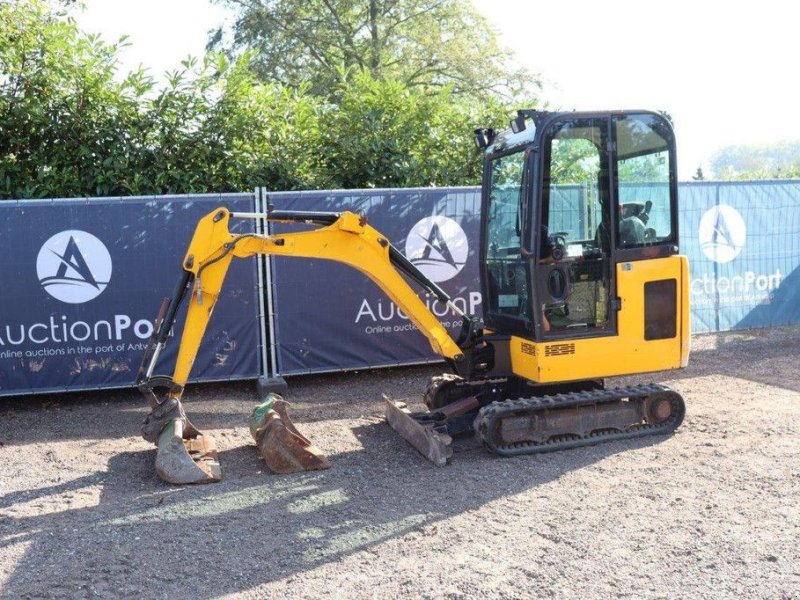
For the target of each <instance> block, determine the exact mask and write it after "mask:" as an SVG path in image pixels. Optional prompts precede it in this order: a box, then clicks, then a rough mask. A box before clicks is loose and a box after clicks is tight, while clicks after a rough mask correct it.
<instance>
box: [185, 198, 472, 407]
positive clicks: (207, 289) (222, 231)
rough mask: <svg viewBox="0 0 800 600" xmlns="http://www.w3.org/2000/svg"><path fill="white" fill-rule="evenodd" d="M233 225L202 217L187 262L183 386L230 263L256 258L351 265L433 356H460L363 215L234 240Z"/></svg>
mask: <svg viewBox="0 0 800 600" xmlns="http://www.w3.org/2000/svg"><path fill="white" fill-rule="evenodd" d="M229 221H230V213H229V211H228V210H227V209H224V208H220V209H217V210H215V211H213V212H211V213H209V214H208V215H206V216H205V217H203V218H202V219H201V220H200V221H199V222H198V224H197V228H196V229H195V233H194V236H193V237H192V241H191V243H190V244H189V249H188V251H187V252H186V256H185V258H184V268H185V269H186V270H187V271H191V272H192V273H194V274H195V277H196V280H195V285H194V290H193V293H192V297H191V298H190V299H189V310H188V313H187V317H186V325H185V326H184V331H183V337H182V338H181V345H180V348H179V350H178V357H177V360H176V363H175V371H174V373H173V381H175V382H176V383H178V384H179V385H184V384H185V383H186V381H187V380H188V378H189V373H190V372H191V369H192V364H193V363H194V359H195V357H196V356H197V350H198V348H199V347H200V342H201V341H202V338H203V334H204V333H205V330H206V326H207V325H208V321H209V319H210V318H211V312H212V310H213V308H214V305H215V304H216V302H217V298H218V297H219V293H220V290H221V289H222V284H223V282H224V281H225V275H226V273H227V271H228V267H229V266H230V262H231V260H232V259H233V257H238V258H245V257H249V256H253V255H255V254H273V255H276V256H295V257H299V258H317V259H326V260H332V261H335V262H338V263H344V264H347V265H350V266H351V267H353V268H355V269H357V270H358V271H360V272H362V273H364V274H365V275H366V276H367V277H369V278H370V279H371V280H372V281H374V282H375V283H376V284H377V285H378V287H379V288H380V289H381V290H383V291H384V293H385V294H386V295H387V296H389V298H391V299H392V300H393V301H394V303H395V304H396V305H397V306H398V307H399V308H400V310H402V311H403V312H404V313H405V314H407V315H408V317H409V319H410V320H411V321H412V322H413V323H414V325H416V326H417V327H418V328H419V330H420V332H421V333H422V334H423V335H425V337H427V338H428V342H429V343H430V345H431V349H432V350H433V351H434V352H436V353H437V354H439V355H440V356H443V357H445V358H456V357H458V356H460V355H461V349H460V348H459V347H458V345H457V344H456V343H455V341H454V340H453V339H452V338H451V337H450V334H449V333H448V332H447V329H445V328H444V327H443V326H442V324H441V323H440V322H439V320H438V319H437V318H436V316H435V315H433V314H432V313H431V312H430V311H429V310H428V308H427V307H426V306H425V304H424V303H423V302H422V300H420V299H419V296H417V293H416V292H415V291H414V289H413V288H412V287H411V286H410V285H409V284H408V283H407V282H406V280H405V279H403V277H402V275H400V273H399V272H398V271H397V269H395V268H394V266H393V265H392V263H391V261H390V259H389V244H388V241H387V240H386V238H385V237H384V236H383V235H382V234H381V233H380V232H379V231H377V230H376V229H374V228H373V227H370V226H369V225H367V224H366V221H365V220H364V219H363V218H362V217H361V216H360V215H357V214H355V213H352V212H343V213H342V214H341V216H340V217H339V219H337V221H336V222H334V223H333V224H331V225H329V226H327V227H320V228H317V229H312V230H309V231H301V232H297V233H285V234H279V235H272V236H258V235H236V236H235V235H233V234H231V233H230V231H229V229H228V223H229ZM176 396H179V394H176Z"/></svg>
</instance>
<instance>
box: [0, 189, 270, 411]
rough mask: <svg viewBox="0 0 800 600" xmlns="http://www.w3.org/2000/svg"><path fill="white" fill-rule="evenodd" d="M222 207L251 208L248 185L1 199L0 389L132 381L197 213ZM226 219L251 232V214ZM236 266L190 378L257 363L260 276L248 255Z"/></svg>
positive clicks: (235, 373)
mask: <svg viewBox="0 0 800 600" xmlns="http://www.w3.org/2000/svg"><path fill="white" fill-rule="evenodd" d="M220 205H224V206H227V207H229V208H231V209H233V210H240V211H252V210H254V205H253V194H224V195H220V194H215V195H202V196H164V197H156V198H153V197H150V198H138V197H137V198H96V199H77V200H26V201H4V202H0V223H1V224H0V239H2V243H3V248H4V258H3V260H2V261H0V281H2V282H3V291H2V295H0V395H11V394H25V393H33V392H54V391H64V390H69V391H75V390H87V389H96V388H112V387H128V386H131V385H133V383H134V381H135V378H136V373H137V370H138V368H139V364H140V362H141V360H142V355H143V352H144V347H145V344H146V343H147V340H148V338H149V337H150V333H151V331H152V326H153V319H154V317H155V316H156V313H157V312H158V309H159V306H160V305H161V301H162V299H163V298H164V296H168V295H170V294H171V293H172V291H173V288H174V287H175V283H176V281H177V279H178V276H179V274H180V268H181V267H180V265H181V263H182V261H183V256H184V254H185V252H186V247H187V245H188V242H189V240H190V239H191V236H192V232H193V231H194V228H195V225H196V224H197V220H198V219H199V218H200V217H202V216H203V215H204V214H206V213H208V212H210V211H211V210H213V209H214V208H215V207H217V206H220ZM236 226H237V227H238V228H239V229H238V231H241V232H246V231H252V227H253V223H252V222H251V221H242V222H239V223H237V225H236ZM239 263H240V264H234V265H233V266H232V268H231V270H230V274H229V275H228V278H229V279H228V285H227V286H226V288H225V290H224V291H223V294H222V296H221V298H220V300H219V303H218V306H217V308H216V310H215V312H214V317H213V319H212V320H211V324H210V326H209V328H208V331H207V333H206V336H205V341H204V343H203V345H202V347H201V348H200V353H199V355H198V358H197V360H196V362H195V369H194V370H193V371H192V379H193V380H194V381H212V380H225V379H243V378H254V377H257V376H258V375H259V373H260V371H261V368H262V364H261V360H260V352H259V348H260V343H261V339H263V337H264V336H263V335H259V328H258V327H256V326H254V324H255V323H257V322H258V316H259V314H261V313H262V312H263V311H259V305H260V304H261V302H262V295H261V293H260V289H259V285H258V276H257V275H258V274H257V270H256V267H255V261H239ZM184 315H185V309H184V311H183V312H182V313H181V314H180V316H179V318H178V321H177V324H176V327H175V332H174V333H175V335H180V332H181V330H182V324H183V317H184ZM177 347H178V344H177V340H176V341H175V342H173V343H172V344H169V345H168V346H167V350H166V352H165V353H164V355H163V356H162V359H161V361H160V363H159V365H168V366H166V367H164V366H162V368H157V369H156V372H165V371H166V372H169V371H170V370H171V368H170V366H171V365H172V363H173V362H174V360H175V352H176V351H177Z"/></svg>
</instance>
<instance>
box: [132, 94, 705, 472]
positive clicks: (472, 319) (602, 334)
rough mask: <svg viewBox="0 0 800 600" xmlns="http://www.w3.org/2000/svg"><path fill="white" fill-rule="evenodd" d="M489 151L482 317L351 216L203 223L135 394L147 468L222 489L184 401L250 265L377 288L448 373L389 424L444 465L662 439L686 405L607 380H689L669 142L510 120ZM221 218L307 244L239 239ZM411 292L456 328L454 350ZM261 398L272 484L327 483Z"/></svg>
mask: <svg viewBox="0 0 800 600" xmlns="http://www.w3.org/2000/svg"><path fill="white" fill-rule="evenodd" d="M475 137H476V142H477V144H478V146H479V147H480V148H482V149H484V151H485V161H484V172H483V173H484V174H483V186H482V200H481V243H480V273H481V287H482V289H481V292H482V296H483V315H482V318H478V317H477V316H474V315H468V314H465V313H464V312H462V311H461V310H460V309H459V307H458V306H457V305H456V304H454V303H453V302H452V301H451V299H450V297H449V296H448V295H447V294H446V293H445V291H444V290H442V289H441V288H440V287H439V286H438V285H437V284H436V283H434V282H433V281H431V280H430V279H429V278H428V277H426V276H425V274H424V273H422V272H421V271H420V270H419V269H418V268H417V267H416V266H415V265H414V264H413V263H412V262H411V261H410V260H408V259H407V258H406V257H405V256H404V255H403V254H402V253H401V252H400V251H398V250H397V249H396V248H395V247H394V246H393V245H392V244H391V242H390V241H389V240H388V239H387V238H386V237H385V236H384V235H382V234H381V233H380V232H379V231H377V230H376V229H374V228H373V227H371V226H370V225H369V224H368V223H367V221H366V218H365V217H363V216H361V215H358V214H355V213H352V212H341V213H327V212H295V211H281V210H277V209H275V208H274V207H270V208H269V210H268V211H267V212H266V213H264V214H261V213H236V212H230V211H228V210H227V209H225V208H219V209H217V210H215V211H213V212H211V213H210V214H208V215H206V216H205V217H203V218H202V219H201V220H200V221H199V223H198V225H197V228H196V230H195V233H194V236H193V238H192V241H191V243H190V244H189V248H188V251H187V253H186V256H185V257H184V260H183V270H182V273H181V276H180V279H179V282H178V284H177V286H176V289H175V292H174V294H173V296H172V297H171V298H167V299H165V301H164V303H163V304H162V307H161V311H160V313H159V315H158V317H157V318H156V322H155V327H154V332H153V335H152V337H151V339H150V342H149V344H148V347H147V350H146V351H145V356H144V358H143V361H142V367H141V369H140V372H139V377H138V385H139V389H140V390H141V391H142V392H143V393H144V395H145V396H146V398H147V399H148V401H149V404H150V407H151V409H152V410H151V412H150V413H149V415H148V416H147V418H146V420H145V423H144V425H143V427H142V433H143V436H144V437H145V439H147V440H149V441H152V442H154V443H156V444H157V447H158V450H157V453H156V470H157V472H158V475H159V476H160V477H161V478H162V479H164V480H166V481H168V482H171V483H178V484H183V483H203V482H210V481H218V480H219V479H220V478H221V471H220V466H219V462H218V460H217V455H216V451H215V448H214V443H213V440H212V439H211V437H210V436H209V435H208V434H207V433H202V432H200V431H199V430H197V429H196V428H195V427H194V426H193V425H192V424H191V422H190V421H189V420H188V419H187V418H186V414H185V412H184V410H183V406H182V403H181V397H182V394H183V390H184V385H185V384H186V381H187V379H188V377H189V372H190V370H191V368H192V364H193V362H194V359H195V357H196V354H197V350H198V348H199V346H200V343H201V340H202V338H203V333H204V331H205V329H206V325H207V323H208V322H209V319H210V318H211V313H212V310H213V308H214V304H215V302H216V301H217V298H218V296H219V293H220V290H221V289H222V286H223V282H224V279H225V274H226V272H227V270H228V267H229V265H230V263H231V261H232V260H233V259H234V258H245V257H250V256H253V255H257V254H270V255H275V256H290V257H291V256H294V257H304V258H315V259H327V260H331V261H335V262H339V263H345V264H348V265H350V266H351V267H353V268H355V269H357V270H359V271H361V272H362V273H363V274H364V275H366V276H367V277H369V278H370V279H371V280H372V281H374V282H375V283H376V284H377V285H378V286H379V287H380V288H381V289H382V290H383V291H384V292H385V293H386V294H387V295H388V296H389V297H390V298H391V299H392V300H393V301H394V302H395V303H396V304H397V306H398V307H399V308H400V309H401V310H402V311H403V312H404V313H405V314H407V315H408V316H409V318H410V319H411V321H412V322H413V323H414V324H415V325H416V326H417V328H418V329H419V331H420V332H421V333H422V334H424V335H425V336H426V337H427V339H428V342H429V343H430V346H431V348H432V349H433V351H434V352H436V353H437V354H438V355H440V356H442V357H443V358H444V359H445V361H446V362H447V364H448V365H449V367H450V371H451V372H449V373H447V374H443V375H440V376H435V377H433V378H432V380H431V381H430V383H429V384H428V386H427V389H426V390H425V392H424V396H423V400H424V404H425V406H426V407H427V410H424V411H419V412H412V411H410V410H409V408H408V407H407V406H406V405H405V404H404V403H402V402H398V401H395V400H392V399H390V398H387V397H385V396H384V403H385V409H386V417H387V421H388V422H389V424H390V425H391V426H392V427H393V428H394V429H395V430H397V431H398V432H399V433H400V434H401V435H402V436H403V437H404V438H405V439H406V440H408V441H409V442H410V443H411V444H412V445H413V446H414V447H415V448H416V449H417V450H419V452H420V453H422V454H423V455H424V456H425V457H427V458H428V459H429V460H430V461H431V462H433V463H434V464H436V465H439V466H442V465H444V464H446V463H447V462H448V460H449V459H450V457H451V455H452V447H451V442H452V438H453V436H457V435H464V434H472V435H474V436H475V437H476V438H477V439H478V440H479V441H480V443H481V444H482V445H483V446H485V447H486V448H487V449H489V450H490V451H491V452H494V453H496V454H499V455H503V456H510V455H520V454H532V453H537V452H547V451H554V450H564V449H570V448H577V447H580V446H587V445H593V444H597V443H600V442H604V441H610V440H624V439H630V438H636V437H640V436H646V435H653V434H666V433H670V432H672V431H674V430H675V429H676V428H677V427H678V426H679V425H680V424H681V422H682V420H683V417H684V413H685V406H684V402H683V399H682V398H681V396H680V395H679V394H678V393H677V392H675V391H674V390H671V389H669V388H668V387H666V386H664V385H660V384H655V383H648V384H640V385H629V386H625V387H618V388H610V387H606V386H605V384H604V379H605V378H608V377H614V376H622V375H631V374H638V373H646V372H653V371H661V370H666V369H677V368H681V367H685V366H686V365H687V363H688V358H689V283H688V282H689V267H688V261H687V259H686V257H685V256H682V255H680V254H679V249H678V218H677V216H678V195H677V178H676V157H675V138H674V134H673V130H672V126H671V122H670V120H669V117H668V116H666V115H664V114H660V113H655V112H649V111H638V110H637V111H612V112H544V111H535V110H520V111H518V112H517V115H516V117H515V118H514V119H513V120H512V121H511V129H510V130H507V131H503V132H495V131H494V130H492V129H477V130H476V131H475ZM232 219H265V220H267V221H272V222H280V223H295V224H303V225H305V226H307V228H305V229H303V230H301V231H296V232H291V233H281V234H272V235H259V234H251V233H247V234H241V235H234V234H232V233H231V232H230V230H229V224H230V222H231V220H232ZM412 284H414V285H417V286H419V287H421V288H422V290H424V292H425V293H428V294H432V295H433V296H435V297H436V298H437V299H438V300H439V301H440V302H441V303H443V304H445V305H447V306H448V307H449V309H450V310H451V311H452V312H453V314H455V315H457V316H458V317H459V318H460V319H461V322H462V329H461V333H460V335H459V337H458V339H453V338H452V337H451V336H450V334H449V333H448V331H447V329H445V327H443V326H442V324H441V323H440V322H439V320H438V319H437V318H436V316H434V315H433V314H432V313H431V312H430V310H429V309H428V308H427V307H426V306H425V304H424V303H423V302H422V300H421V299H420V296H419V294H418V292H417V291H415V289H414V287H412ZM184 301H188V303H189V307H188V311H187V316H186V323H185V326H184V330H183V334H182V338H181V345H180V348H179V351H178V355H177V359H176V364H175V368H174V372H173V374H172V376H164V375H154V368H155V365H156V361H157V360H158V357H159V354H160V353H161V351H162V349H163V348H164V345H165V344H166V343H167V340H168V338H169V335H170V331H171V329H172V326H173V323H174V321H175V317H176V314H177V311H178V308H179V307H180V306H181V304H182V303H183V302H184ZM286 407H287V403H286V402H285V401H284V400H283V399H282V398H280V397H279V396H277V395H274V394H270V395H268V396H267V398H266V399H265V401H264V403H263V404H261V405H260V406H259V407H257V408H256V409H255V410H254V411H253V413H252V415H251V419H250V429H251V432H252V434H253V436H254V438H255V440H256V443H257V446H258V449H259V452H260V453H261V455H262V457H263V458H264V460H265V462H266V463H267V465H268V466H269V468H270V469H271V470H273V471H275V472H279V473H285V472H291V471H297V470H308V469H324V468H328V467H329V466H330V462H329V461H328V459H327V457H326V456H325V455H324V454H323V453H322V452H321V451H320V450H319V449H318V448H316V447H315V446H314V445H313V444H312V443H311V442H310V441H309V440H308V439H306V438H305V437H303V435H302V434H301V433H300V432H299V431H298V430H297V428H296V427H295V426H294V424H293V423H292V421H291V419H290V418H289V415H288V412H287V409H286Z"/></svg>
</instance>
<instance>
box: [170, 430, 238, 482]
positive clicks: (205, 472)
mask: <svg viewBox="0 0 800 600" xmlns="http://www.w3.org/2000/svg"><path fill="white" fill-rule="evenodd" d="M157 445H158V449H157V450H156V473H158V476H159V477H160V478H161V479H163V480H164V481H166V482H168V483H174V484H178V485H184V484H189V483H214V482H216V481H221V480H222V470H221V469H220V466H219V459H218V458H217V448H216V445H215V444H214V440H213V438H211V437H210V436H209V435H208V434H203V433H201V432H200V431H198V430H197V429H195V427H194V426H193V425H192V424H191V423H190V422H189V420H188V419H186V421H185V423H184V421H182V420H180V419H176V420H174V421H172V422H171V423H170V424H169V425H167V426H166V427H165V428H164V431H162V432H161V435H159V436H158V443H157Z"/></svg>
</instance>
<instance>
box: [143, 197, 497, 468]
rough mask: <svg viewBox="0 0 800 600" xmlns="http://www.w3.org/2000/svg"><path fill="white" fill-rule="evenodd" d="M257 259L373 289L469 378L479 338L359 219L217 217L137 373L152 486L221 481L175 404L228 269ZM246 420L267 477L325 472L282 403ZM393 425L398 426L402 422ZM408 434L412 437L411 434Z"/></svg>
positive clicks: (198, 243)
mask: <svg viewBox="0 0 800 600" xmlns="http://www.w3.org/2000/svg"><path fill="white" fill-rule="evenodd" d="M232 218H252V219H266V220H268V221H273V222H282V223H302V224H305V225H309V226H312V227H313V229H309V230H306V231H299V232H292V233H284V234H275V235H258V234H250V233H248V234H239V235H235V234H232V233H231V232H230V229H229V223H230V220H231V219H232ZM257 254H271V255H276V256H294V257H298V258H315V259H327V260H332V261H336V262H339V263H345V264H348V265H350V266H351V267H353V268H355V269H357V270H358V271H360V272H362V273H364V274H365V275H366V276H367V277H369V278H370V279H371V280H372V281H374V282H375V283H376V284H377V285H378V287H380V288H381V289H382V290H383V291H384V292H385V293H386V295H387V296H389V297H390V298H391V299H392V300H393V301H394V302H395V304H396V305H397V306H398V307H399V308H400V309H401V310H402V311H403V312H404V313H405V314H407V315H408V317H409V319H410V320H411V321H412V322H413V323H414V325H416V326H417V328H418V329H419V330H420V331H421V332H422V333H423V334H424V335H425V337H426V338H427V339H428V342H429V343H430V346H431V348H432V350H433V351H434V352H435V353H437V354H438V355H440V356H442V357H443V358H445V359H446V360H447V361H448V362H449V363H450V364H451V366H452V367H453V369H454V370H455V371H456V372H457V373H464V374H465V375H467V374H468V372H469V370H470V368H471V367H470V357H471V353H470V350H471V348H472V347H474V344H475V340H476V338H477V336H478V335H479V333H480V329H481V324H480V322H479V321H478V320H477V319H475V318H474V317H472V316H469V315H466V314H464V313H463V312H462V311H461V310H460V309H459V308H458V307H457V306H456V305H455V304H453V302H452V301H451V299H450V297H449V296H448V295H447V294H446V293H445V292H444V291H443V290H442V289H441V288H440V287H439V286H438V285H436V284H435V283H434V282H432V281H430V280H429V279H428V278H427V277H426V276H425V275H424V274H423V273H422V272H421V271H419V269H417V268H416V267H415V266H414V265H413V263H411V262H410V261H409V260H408V259H406V258H405V256H403V254H402V253H400V252H399V251H398V250H397V249H396V248H394V247H393V246H392V245H391V243H390V242H389V241H388V240H387V239H386V237H385V236H383V235H382V234H381V233H380V232H379V231H377V230H376V229H374V228H373V227H371V226H370V225H368V224H367V221H366V218H365V217H363V216H361V215H357V214H355V213H352V212H341V213H321V212H290V211H270V212H269V213H267V214H261V213H231V212H230V211H228V210H227V209H225V208H219V209H217V210H215V211H213V212H211V213H209V214H208V215H206V216H205V217H203V218H202V219H201V220H200V221H199V222H198V224H197V227H196V229H195V232H194V235H193V237H192V241H191V243H190V244H189V248H188V250H187V252H186V255H185V257H184V260H183V271H182V273H181V276H180V278H179V281H178V284H177V286H176V288H175V291H174V293H173V296H172V298H169V299H165V301H164V303H163V305H162V308H161V311H160V312H159V316H158V317H157V319H156V322H155V327H154V332H153V335H152V337H151V339H150V342H149V344H148V347H147V349H146V351H145V356H144V359H143V361H142V366H141V368H140V370H139V377H138V387H139V389H140V391H141V392H142V393H143V394H144V395H145V397H146V398H147V400H148V402H149V404H150V406H151V408H152V411H151V413H150V415H148V417H147V419H146V421H145V423H144V426H143V428H142V433H143V436H144V437H145V439H147V440H149V441H153V442H155V443H156V444H157V446H158V453H157V458H156V467H157V471H158V473H159V476H161V478H162V479H165V480H167V481H170V482H172V483H200V482H207V481H218V480H219V479H220V478H221V472H220V469H219V464H218V461H217V460H216V452H215V448H214V444H213V440H211V439H210V436H208V435H207V434H203V433H201V432H200V431H199V430H197V429H196V428H195V427H194V426H193V425H192V424H191V422H190V421H189V420H188V419H187V417H186V415H185V413H184V411H183V407H182V404H181V397H182V395H183V389H184V386H185V385H186V382H187V380H188V378H189V374H190V372H191V369H192V365H193V364H194V360H195V358H196V356H197V352H198V349H199V347H200V343H201V341H202V339H203V335H204V333H205V330H206V327H207V325H208V322H209V320H210V318H211V315H212V312H213V310H214V306H215V305H216V302H217V300H218V298H219V294H220V291H221V290H222V286H223V284H224V281H225V276H226V274H227V271H228V268H229V266H230V263H231V261H232V260H233V259H234V258H247V257H251V256H254V255H257ZM403 275H405V276H406V277H407V278H409V279H411V280H413V281H415V282H416V283H418V284H419V285H421V286H422V287H423V288H424V289H425V290H427V291H428V292H429V293H431V294H433V295H435V296H436V297H437V298H438V299H439V300H440V301H441V302H442V303H443V304H445V305H447V306H448V307H449V308H450V309H451V310H452V311H453V312H454V313H455V314H456V315H458V316H459V317H461V319H462V321H463V328H462V332H461V335H460V336H459V340H458V342H456V341H455V340H453V338H452V337H451V336H450V334H449V333H448V331H447V329H446V328H445V327H444V326H443V325H442V324H441V323H440V322H439V320H438V319H437V318H436V316H435V315H433V313H431V311H430V310H428V308H427V307H426V306H425V304H424V302H422V300H420V298H419V296H418V295H417V292H416V291H415V290H414V289H413V288H412V287H411V285H410V284H409V283H408V282H407V281H406V279H405V278H404V277H403ZM187 299H188V302H189V307H188V311H187V315H186V323H185V325H184V329H183V334H182V337H181V342H180V348H179V350H178V355H177V358H176V361H175V367H174V370H173V373H172V375H171V376H165V375H154V371H155V366H156V363H157V361H158V359H159V356H160V353H161V351H162V349H163V348H164V346H165V344H166V343H167V340H168V338H169V334H170V331H171V329H172V326H173V324H174V321H175V317H176V315H177V312H178V308H179V307H180V306H181V304H182V303H183V302H184V301H185V300H187ZM259 411H260V412H259ZM256 413H258V414H259V415H260V420H259V421H258V422H255V423H253V422H251V430H252V431H253V435H254V437H255V438H256V440H257V443H258V445H259V449H260V450H261V453H262V456H264V458H265V460H266V461H267V463H268V464H270V465H281V466H280V467H275V470H279V471H282V472H287V471H291V470H299V469H311V468H327V467H328V466H329V463H328V461H327V459H326V458H325V457H324V456H323V455H322V453H321V452H320V451H319V450H318V449H317V448H315V447H314V446H313V445H312V444H311V443H310V442H309V441H308V440H307V439H305V438H304V437H303V436H302V435H301V434H300V433H299V432H298V431H297V429H296V427H295V426H294V425H293V424H292V423H291V420H290V419H289V417H288V413H287V412H286V403H285V401H283V400H282V399H280V398H268V399H267V400H266V402H265V404H264V405H262V406H261V407H259V409H257V411H256ZM256 413H254V414H256ZM398 413H400V411H398ZM398 418H400V419H401V420H402V419H403V418H404V413H403V414H399V415H398ZM408 426H410V427H414V424H413V423H409V425H408ZM410 441H411V440H410ZM412 443H413V441H412Z"/></svg>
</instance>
